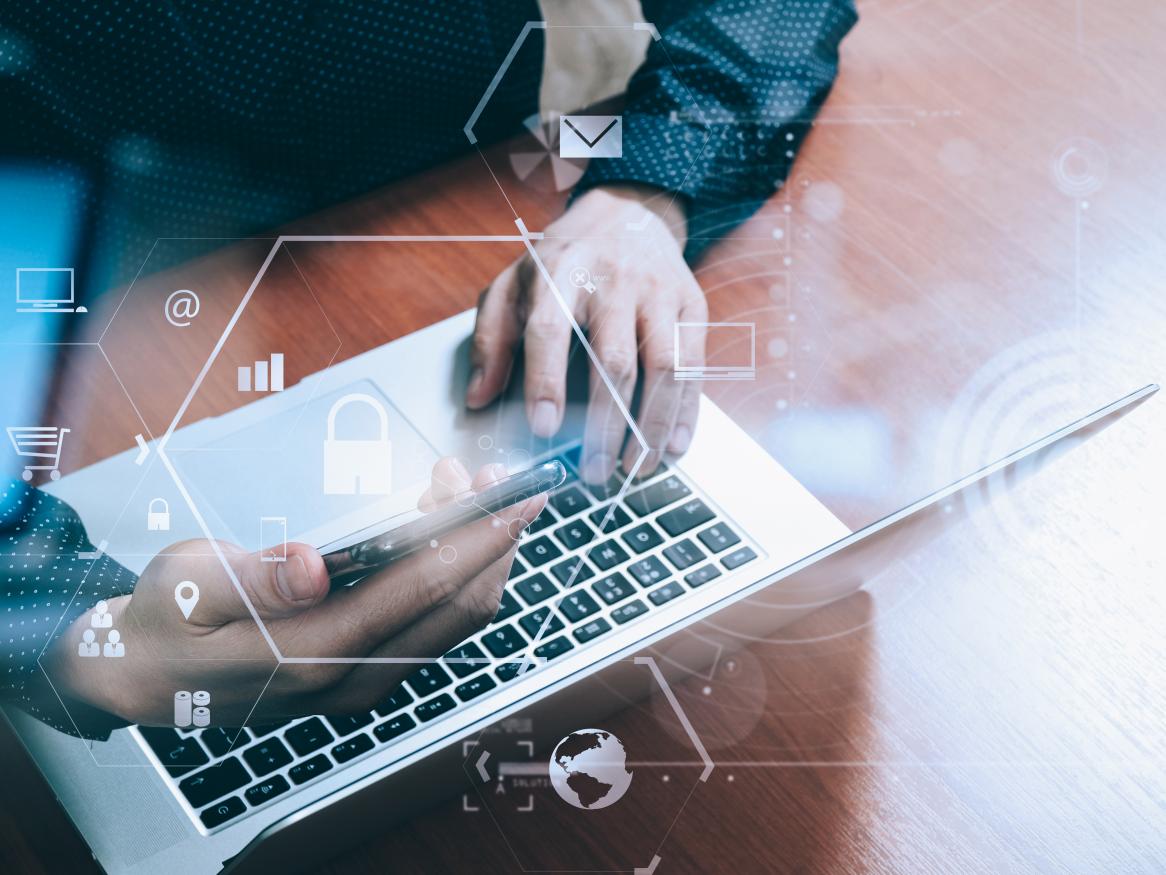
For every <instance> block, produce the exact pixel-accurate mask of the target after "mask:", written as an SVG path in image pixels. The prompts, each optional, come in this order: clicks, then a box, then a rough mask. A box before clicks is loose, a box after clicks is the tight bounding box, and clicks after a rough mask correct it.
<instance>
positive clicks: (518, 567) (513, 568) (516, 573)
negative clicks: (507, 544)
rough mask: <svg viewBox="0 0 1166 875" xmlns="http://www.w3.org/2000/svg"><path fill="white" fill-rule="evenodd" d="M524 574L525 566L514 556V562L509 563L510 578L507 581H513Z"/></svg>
mask: <svg viewBox="0 0 1166 875" xmlns="http://www.w3.org/2000/svg"><path fill="white" fill-rule="evenodd" d="M524 574H526V566H525V565H523V564H522V562H521V560H519V558H518V557H517V556H515V557H514V561H513V562H512V563H510V576H509V577H508V578H507V580H514V578H516V577H521V576H522V575H524Z"/></svg>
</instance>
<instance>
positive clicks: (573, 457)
mask: <svg viewBox="0 0 1166 875" xmlns="http://www.w3.org/2000/svg"><path fill="white" fill-rule="evenodd" d="M582 453H583V445H582V444H577V445H576V446H574V447H572V448H571V449H569V450H567V451H566V452H565V453H563V454H562V455H561V456H559V457H558V458H559V461H560V462H562V463H563V465H564V466H566V468H567V482H568V483H570V482H571V481H572V480H574V479H576V478H575V474H574V472H575V471H578V470H579V456H580V455H582Z"/></svg>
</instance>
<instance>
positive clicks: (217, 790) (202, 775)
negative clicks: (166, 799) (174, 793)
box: [178, 757, 251, 808]
mask: <svg viewBox="0 0 1166 875" xmlns="http://www.w3.org/2000/svg"><path fill="white" fill-rule="evenodd" d="M250 783H251V776H250V775H248V774H247V770H246V769H245V768H243V764H242V763H241V762H239V758H238V757H228V758H227V759H225V760H223V761H222V762H221V763H215V765H213V766H211V767H210V768H209V769H203V770H202V771H201V772H195V773H194V774H193V775H189V776H187V777H185V778H183V779H182V780H181V781H179V782H178V789H179V790H181V791H182V795H183V796H185V797H186V801H187V802H189V803H190V806H191V808H202V807H203V806H204V805H209V804H210V803H212V802H214V801H215V800H216V799H218V798H220V797H222V796H226V795H227V794H228V793H234V792H235V791H236V790H238V789H239V788H240V787H246V786H247V785H248V784H250Z"/></svg>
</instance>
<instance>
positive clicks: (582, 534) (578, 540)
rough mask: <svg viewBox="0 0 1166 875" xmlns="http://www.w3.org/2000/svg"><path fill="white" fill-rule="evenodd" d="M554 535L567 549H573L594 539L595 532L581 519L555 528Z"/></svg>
mask: <svg viewBox="0 0 1166 875" xmlns="http://www.w3.org/2000/svg"><path fill="white" fill-rule="evenodd" d="M555 537H556V538H558V539H559V542H560V543H561V544H562V545H563V546H564V547H566V548H567V549H568V550H574V549H575V548H576V547H582V546H583V545H584V544H588V543H590V542H591V541H593V540H595V532H593V531H592V530H591V526H589V525H587V523H585V522H583V520H573V521H571V522H569V523H567V524H566V525H562V526H559V527H558V528H557V529H555Z"/></svg>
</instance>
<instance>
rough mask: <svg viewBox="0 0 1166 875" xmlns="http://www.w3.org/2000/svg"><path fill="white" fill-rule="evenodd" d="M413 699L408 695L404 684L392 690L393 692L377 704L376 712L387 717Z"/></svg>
mask: <svg viewBox="0 0 1166 875" xmlns="http://www.w3.org/2000/svg"><path fill="white" fill-rule="evenodd" d="M412 701H413V697H412V696H411V695H409V691H408V690H406V689H405V687H404V685H402V686H399V687H397V689H395V690H393V694H392V695H391V696H389V697H388V698H387V699H385V700H384V701H383V702H381V703H380V704H379V705H377V713H378V714H380V715H381V716H382V717H388V716H389V715H390V714H392V713H393V712H394V711H400V710H401V709H402V708H404V707H405V706H406V705H408V704H409V703H410V702H412Z"/></svg>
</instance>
